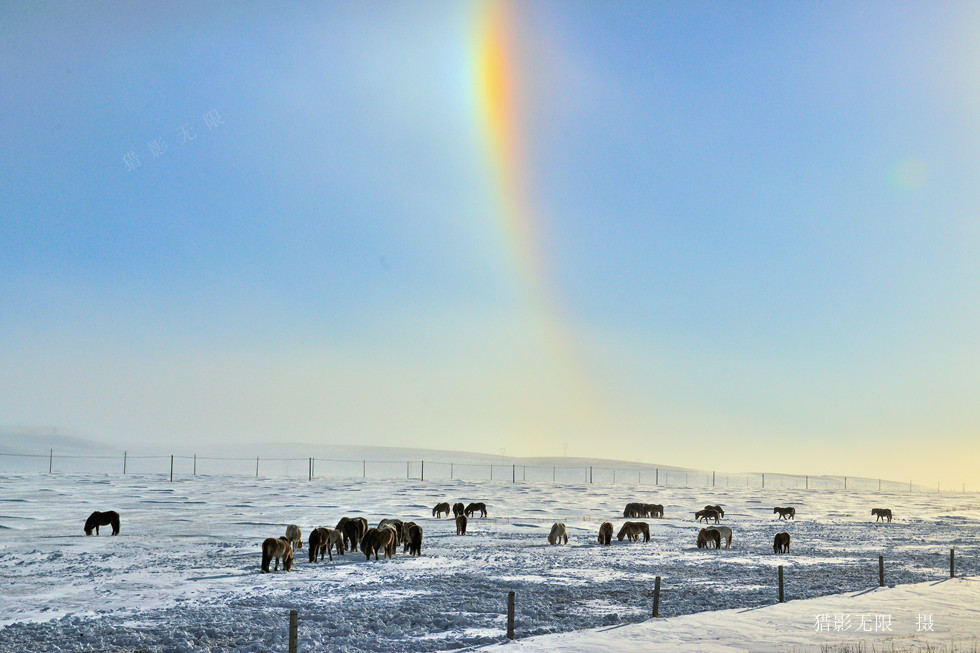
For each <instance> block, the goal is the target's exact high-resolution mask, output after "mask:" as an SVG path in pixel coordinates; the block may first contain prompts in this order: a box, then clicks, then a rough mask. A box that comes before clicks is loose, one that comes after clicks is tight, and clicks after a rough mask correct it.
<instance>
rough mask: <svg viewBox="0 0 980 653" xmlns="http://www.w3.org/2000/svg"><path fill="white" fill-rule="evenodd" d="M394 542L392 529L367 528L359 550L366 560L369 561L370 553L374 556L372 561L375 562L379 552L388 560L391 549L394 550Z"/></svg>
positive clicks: (387, 527) (393, 530)
mask: <svg viewBox="0 0 980 653" xmlns="http://www.w3.org/2000/svg"><path fill="white" fill-rule="evenodd" d="M394 541H395V529H394V527H389V526H386V527H384V528H369V529H367V531H366V532H365V533H364V537H363V538H361V550H362V551H363V552H364V557H365V559H367V560H370V559H371V554H372V553H373V554H374V559H375V560H377V559H378V552H379V551H384V554H385V557H386V558H390V557H391V555H392V549H394Z"/></svg>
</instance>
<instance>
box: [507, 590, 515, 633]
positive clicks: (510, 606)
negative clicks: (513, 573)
mask: <svg viewBox="0 0 980 653" xmlns="http://www.w3.org/2000/svg"><path fill="white" fill-rule="evenodd" d="M507 639H514V590H511V591H510V592H508V593H507Z"/></svg>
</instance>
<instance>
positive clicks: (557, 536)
mask: <svg viewBox="0 0 980 653" xmlns="http://www.w3.org/2000/svg"><path fill="white" fill-rule="evenodd" d="M562 538H564V539H565V544H568V531H567V530H565V524H563V523H561V522H555V525H554V526H552V527H551V533H549V534H548V544H561V541H562Z"/></svg>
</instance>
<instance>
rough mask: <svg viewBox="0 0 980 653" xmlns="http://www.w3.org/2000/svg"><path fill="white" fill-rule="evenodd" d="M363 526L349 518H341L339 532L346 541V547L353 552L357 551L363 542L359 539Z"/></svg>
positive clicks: (338, 524) (338, 523)
mask: <svg viewBox="0 0 980 653" xmlns="http://www.w3.org/2000/svg"><path fill="white" fill-rule="evenodd" d="M360 530H361V525H360V523H359V522H357V521H354V520H353V519H351V518H349V517H341V518H340V521H339V522H337V531H339V532H340V535H341V537H343V539H344V547H345V548H348V549H350V550H351V551H357V546H358V544H359V543H360V541H361V538H360V537H359V535H360Z"/></svg>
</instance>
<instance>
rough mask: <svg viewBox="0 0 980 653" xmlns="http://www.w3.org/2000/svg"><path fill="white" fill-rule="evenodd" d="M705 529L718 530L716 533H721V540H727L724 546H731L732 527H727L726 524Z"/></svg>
mask: <svg viewBox="0 0 980 653" xmlns="http://www.w3.org/2000/svg"><path fill="white" fill-rule="evenodd" d="M705 530H709V531H718V534H719V535H721V539H722V541H725V542H727V544H726V545H725V548H726V549H730V548H732V529H730V528H728V527H727V526H709V527H708V528H706V529H705Z"/></svg>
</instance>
